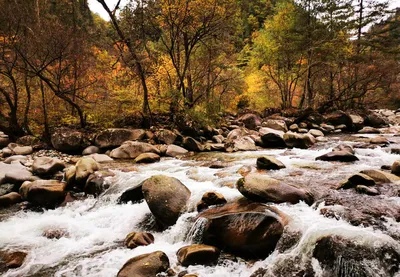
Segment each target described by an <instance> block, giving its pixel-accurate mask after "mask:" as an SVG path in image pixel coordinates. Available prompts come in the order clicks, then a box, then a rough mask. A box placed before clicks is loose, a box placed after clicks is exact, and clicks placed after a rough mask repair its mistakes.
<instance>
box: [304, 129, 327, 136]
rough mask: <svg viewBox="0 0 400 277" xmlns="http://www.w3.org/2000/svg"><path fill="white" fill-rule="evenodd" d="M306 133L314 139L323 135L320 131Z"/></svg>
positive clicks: (313, 130)
mask: <svg viewBox="0 0 400 277" xmlns="http://www.w3.org/2000/svg"><path fill="white" fill-rule="evenodd" d="M308 132H309V133H310V134H311V135H312V136H313V137H315V138H318V137H323V136H324V133H322V132H321V131H320V130H317V129H310V131H308Z"/></svg>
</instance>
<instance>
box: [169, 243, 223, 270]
mask: <svg viewBox="0 0 400 277" xmlns="http://www.w3.org/2000/svg"><path fill="white" fill-rule="evenodd" d="M220 252H221V251H220V250H219V249H218V248H217V247H215V246H211V245H205V244H192V245H188V246H184V247H182V248H180V249H179V250H178V252H176V256H177V257H178V262H179V263H180V264H181V265H183V266H190V265H211V264H214V263H216V262H217V260H218V258H219V254H220Z"/></svg>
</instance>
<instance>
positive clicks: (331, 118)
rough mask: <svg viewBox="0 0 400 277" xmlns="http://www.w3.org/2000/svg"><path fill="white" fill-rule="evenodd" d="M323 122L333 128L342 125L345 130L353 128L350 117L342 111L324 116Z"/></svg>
mask: <svg viewBox="0 0 400 277" xmlns="http://www.w3.org/2000/svg"><path fill="white" fill-rule="evenodd" d="M325 120H326V122H328V123H330V124H332V125H334V126H337V125H342V124H343V125H345V126H346V128H347V129H351V128H352V127H353V120H352V119H351V117H350V115H349V114H347V113H345V112H343V111H335V112H333V113H330V114H327V115H326V116H325Z"/></svg>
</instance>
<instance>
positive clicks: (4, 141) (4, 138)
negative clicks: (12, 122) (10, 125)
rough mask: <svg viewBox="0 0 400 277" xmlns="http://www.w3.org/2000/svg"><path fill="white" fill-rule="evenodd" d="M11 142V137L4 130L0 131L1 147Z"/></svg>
mask: <svg viewBox="0 0 400 277" xmlns="http://www.w3.org/2000/svg"><path fill="white" fill-rule="evenodd" d="M9 143H10V139H9V138H8V136H7V135H5V134H4V133H3V132H1V133H0V147H6V146H7V145H8V144H9Z"/></svg>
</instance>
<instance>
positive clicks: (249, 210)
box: [198, 201, 288, 258]
mask: <svg viewBox="0 0 400 277" xmlns="http://www.w3.org/2000/svg"><path fill="white" fill-rule="evenodd" d="M198 218H199V219H200V218H204V219H206V222H205V226H204V233H203V241H204V243H206V244H208V245H213V246H216V247H218V248H220V249H225V250H227V251H231V252H233V253H234V254H236V255H238V256H243V257H255V258H263V257H266V256H268V255H269V254H270V253H271V252H272V251H273V250H274V249H275V246H276V244H277V242H278V240H279V239H280V237H281V235H282V233H283V230H284V228H285V226H286V225H287V223H288V217H287V216H286V215H285V214H284V213H282V212H280V211H279V210H278V209H276V208H274V207H271V206H267V205H265V204H261V203H249V202H247V201H239V202H235V203H230V204H226V205H224V206H221V207H216V208H210V209H208V210H205V211H204V212H202V213H200V214H199V215H198Z"/></svg>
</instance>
